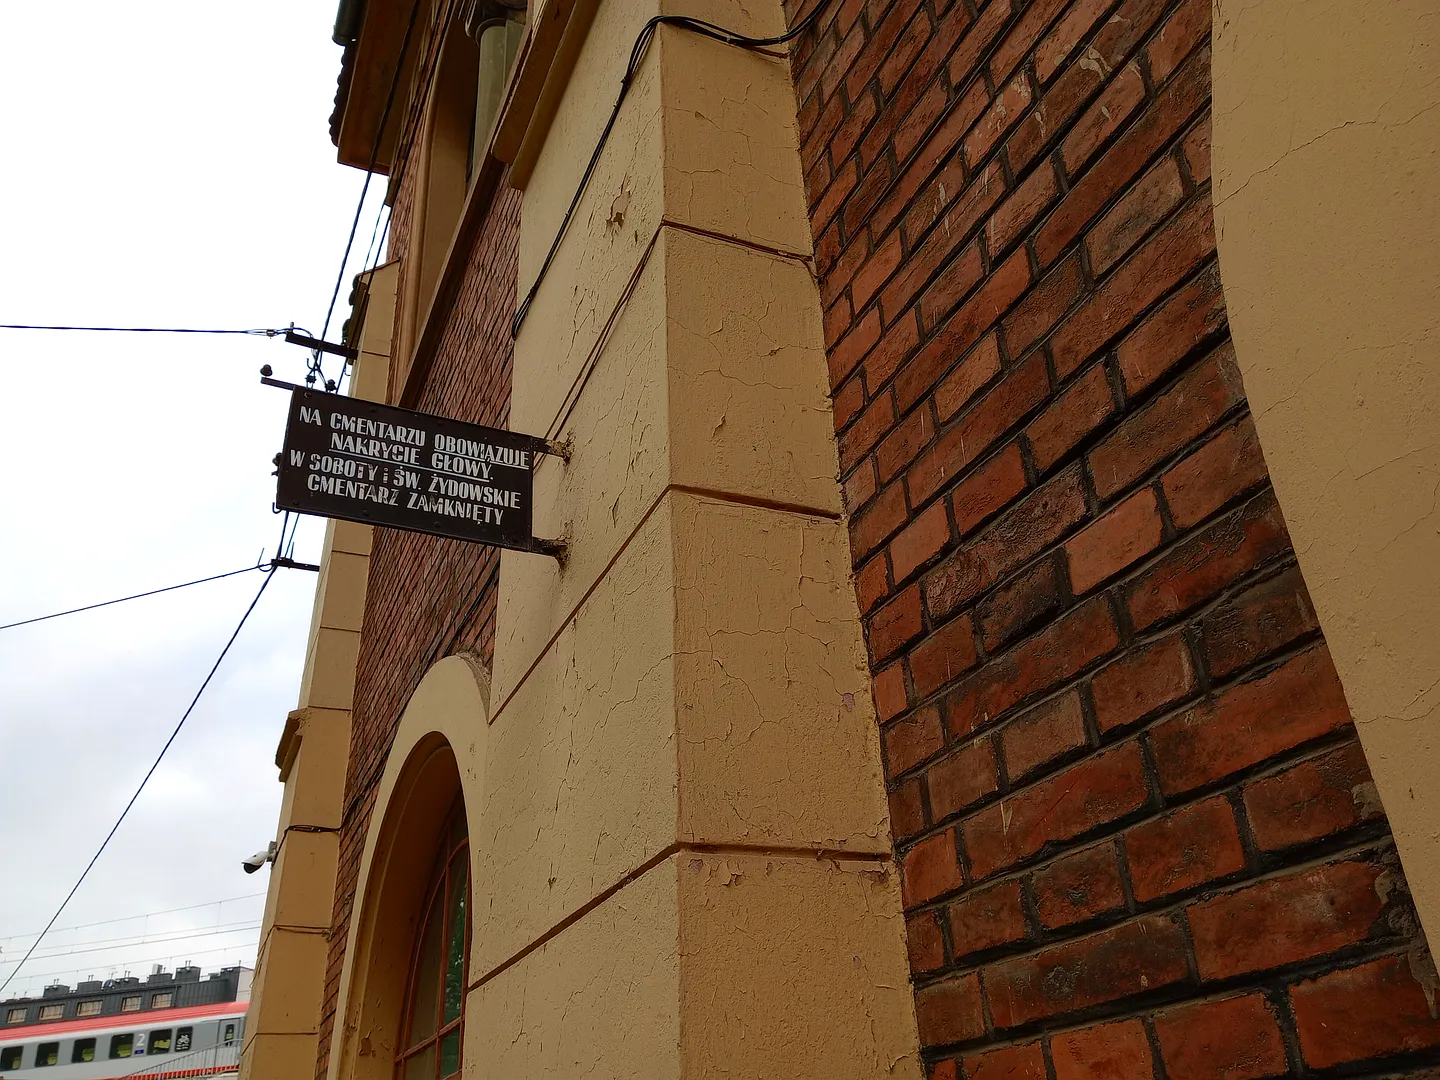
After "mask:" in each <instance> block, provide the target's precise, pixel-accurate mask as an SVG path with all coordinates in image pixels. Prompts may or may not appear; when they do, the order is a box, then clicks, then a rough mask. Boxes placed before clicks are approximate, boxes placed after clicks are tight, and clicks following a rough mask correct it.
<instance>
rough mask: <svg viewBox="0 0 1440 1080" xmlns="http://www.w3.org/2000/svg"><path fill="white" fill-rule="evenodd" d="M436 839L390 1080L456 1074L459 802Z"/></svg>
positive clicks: (466, 851)
mask: <svg viewBox="0 0 1440 1080" xmlns="http://www.w3.org/2000/svg"><path fill="white" fill-rule="evenodd" d="M442 836H443V837H444V839H443V840H442V841H441V844H440V850H439V853H438V854H437V855H436V857H435V868H434V869H433V870H432V871H431V874H430V887H429V891H428V892H427V893H426V899H425V907H424V909H423V910H424V912H425V917H424V920H423V921H422V922H421V924H420V932H419V934H417V935H416V938H415V950H414V954H413V957H412V959H411V962H410V986H409V989H408V990H407V992H406V994H405V1023H404V1028H403V1033H404V1034H403V1037H402V1038H401V1040H400V1046H401V1047H402V1049H401V1052H400V1053H399V1055H397V1057H396V1059H395V1076H396V1080H445V1078H446V1077H452V1076H459V1075H460V1058H461V1046H462V1042H463V1038H464V1030H463V1028H464V1021H465V975H466V972H467V971H468V969H469V960H470V914H469V907H470V844H469V836H468V834H467V833H466V828H465V809H464V806H463V804H457V805H456V807H455V808H454V809H453V810H451V812H450V817H449V820H448V821H447V823H446V826H445V829H444V831H443V833H442Z"/></svg>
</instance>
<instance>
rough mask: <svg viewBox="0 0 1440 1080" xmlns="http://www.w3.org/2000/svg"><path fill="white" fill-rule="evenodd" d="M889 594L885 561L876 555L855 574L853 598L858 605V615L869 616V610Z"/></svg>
mask: <svg viewBox="0 0 1440 1080" xmlns="http://www.w3.org/2000/svg"><path fill="white" fill-rule="evenodd" d="M889 593H890V579H889V574H888V573H887V571H886V569H885V560H884V558H883V557H881V556H879V555H877V556H875V557H874V558H873V559H871V560H870V561H869V562H867V563H866V564H865V565H864V566H863V567H861V568H860V570H859V571H857V572H856V574H855V598H856V600H858V601H859V603H860V614H862V615H867V614H869V612H870V609H871V608H873V607H874V606H875V605H876V604H877V603H879V602H880V601H881V600H883V599H884V598H885V597H886V596H887V595H889Z"/></svg>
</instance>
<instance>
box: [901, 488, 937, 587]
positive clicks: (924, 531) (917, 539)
mask: <svg viewBox="0 0 1440 1080" xmlns="http://www.w3.org/2000/svg"><path fill="white" fill-rule="evenodd" d="M949 542H950V519H949V518H948V517H946V516H945V504H944V503H943V502H938V503H935V504H934V505H932V506H931V507H930V509H928V510H926V511H925V512H924V513H923V514H921V515H920V516H918V517H917V518H915V520H914V521H912V522H911V523H910V524H909V525H907V526H906V527H905V529H904V531H903V532H901V533H900V535H899V536H897V537H896V538H895V539H894V540H893V541H891V543H890V565H891V567H892V568H893V569H894V572H895V581H896V583H897V584H898V583H899V582H903V581H904V580H905V579H906V578H908V577H909V576H910V575H911V574H913V573H914V572H915V571H916V570H918V569H919V568H920V567H921V566H923V565H924V564H925V563H927V562H929V561H930V560H931V559H933V558H934V557H935V556H936V555H938V554H940V552H941V551H943V550H944V548H945V545H946V544H948V543H949Z"/></svg>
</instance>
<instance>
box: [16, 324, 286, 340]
mask: <svg viewBox="0 0 1440 1080" xmlns="http://www.w3.org/2000/svg"><path fill="white" fill-rule="evenodd" d="M0 330H84V331H89V332H92V333H97V334H249V335H250V336H252V337H267V338H272V337H279V336H280V335H282V334H284V333H285V331H284V330H265V329H257V330H195V329H190V328H177V327H173V326H38V325H31V324H28V323H0Z"/></svg>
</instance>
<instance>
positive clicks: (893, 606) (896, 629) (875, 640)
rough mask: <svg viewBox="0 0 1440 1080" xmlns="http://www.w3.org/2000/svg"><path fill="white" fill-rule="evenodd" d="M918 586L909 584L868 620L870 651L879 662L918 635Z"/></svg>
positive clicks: (919, 628)
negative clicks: (908, 586)
mask: <svg viewBox="0 0 1440 1080" xmlns="http://www.w3.org/2000/svg"><path fill="white" fill-rule="evenodd" d="M921 629H922V626H921V622H920V589H919V587H918V586H915V585H912V586H910V588H908V589H906V590H905V591H904V592H902V593H901V594H900V595H899V596H897V597H895V599H893V600H891V601H890V602H889V603H887V604H886V605H885V606H884V607H882V608H881V609H880V610H879V611H877V612H876V613H875V615H874V616H873V617H872V618H871V620H870V633H869V635H868V636H869V640H870V652H871V654H872V655H873V656H874V658H875V662H876V663H877V664H878V663H881V662H882V661H884V660H887V659H889V658H890V657H892V656H894V655H895V654H896V653H897V652H899V651H900V650H901V649H902V648H904V647H905V646H906V645H908V644H909V643H910V642H912V641H914V640H915V638H917V637H919V636H920V631H921Z"/></svg>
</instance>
